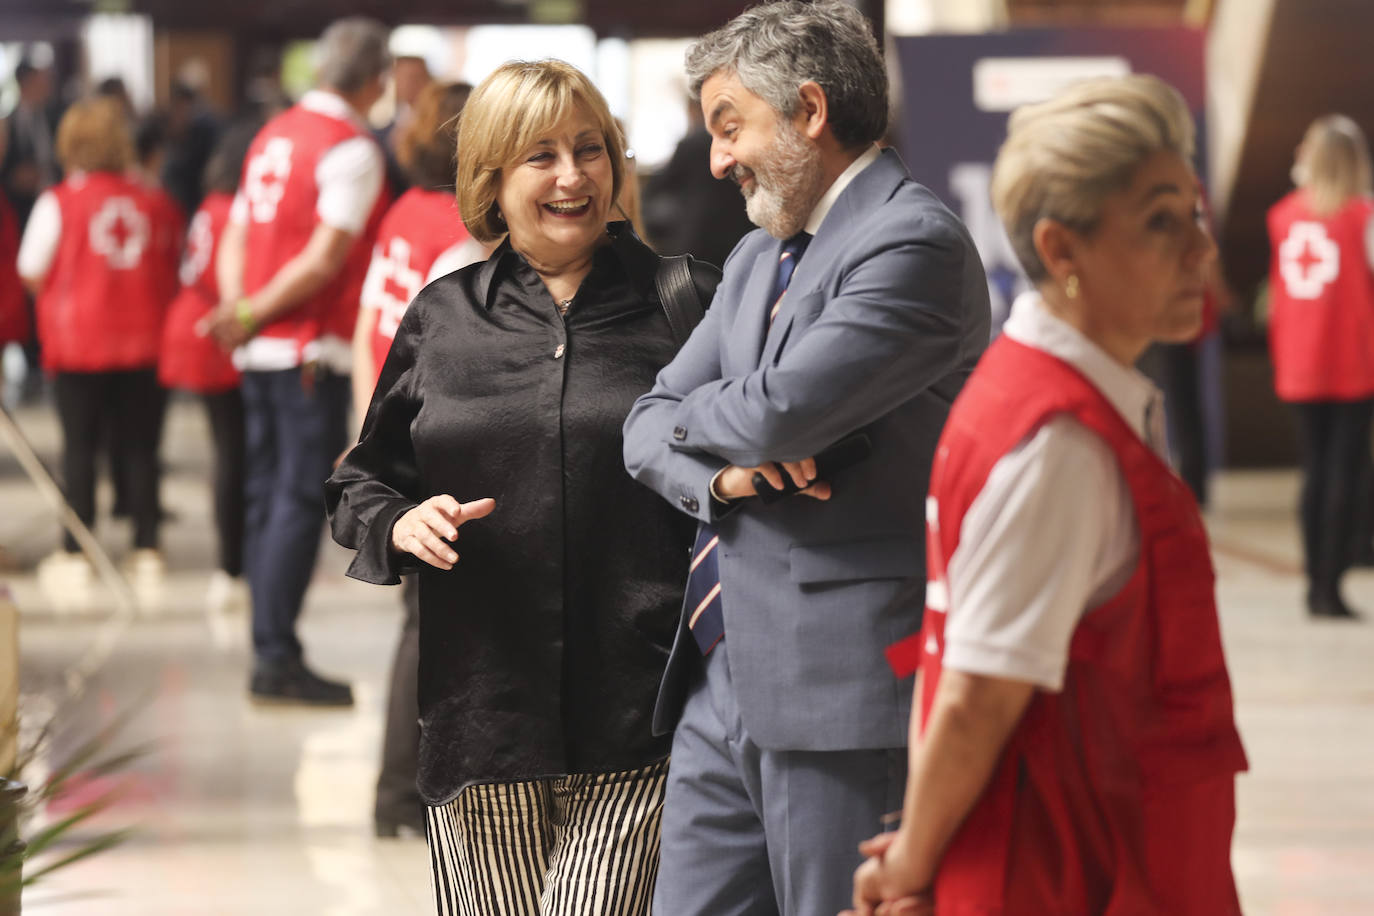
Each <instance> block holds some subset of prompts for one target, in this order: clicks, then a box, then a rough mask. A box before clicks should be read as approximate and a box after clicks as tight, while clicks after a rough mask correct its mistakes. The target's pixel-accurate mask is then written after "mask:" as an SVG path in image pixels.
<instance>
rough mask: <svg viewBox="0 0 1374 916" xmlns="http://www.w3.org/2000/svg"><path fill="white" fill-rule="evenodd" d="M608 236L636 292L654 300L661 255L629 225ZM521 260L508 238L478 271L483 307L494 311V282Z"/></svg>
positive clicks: (611, 227)
mask: <svg viewBox="0 0 1374 916" xmlns="http://www.w3.org/2000/svg"><path fill="white" fill-rule="evenodd" d="M606 234H607V235H609V236H610V237H611V242H610V244H609V245H606V246H605V248H606V249H607V250H609V251H611V252H614V253H615V255H616V257H618V258H619V259H620V263H621V266H622V267H624V268H625V272H626V273H627V274H628V275H629V277H630V282H631V283H632V284H633V285H634V287H635V289H636V290H638V292H639V293H640V295H642V296H644V297H646V298H648V297H650V296H652V295H653V289H654V276H655V274H657V272H658V255H656V254H654V252H653V251H652V250H651V249H650V248H649V246H648V245H645V244H644V242H642V241H641V240H640V238H639V236H638V235H636V234H635V231H634V227H633V226H631V225H630V223H629V222H628V221H625V220H620V221H617V222H613V223H607V224H606ZM599 253H600V252H598V254H599ZM518 260H520V255H519V254H518V253H517V252H516V251H515V249H514V248H512V247H511V244H510V236H506V237H505V238H504V239H502V241H501V244H500V245H498V246H497V247H496V250H495V251H493V252H492V253H491V257H489V258H487V260H486V262H485V263H483V264H482V266H481V267H480V268H479V269H478V271H477V295H478V296H479V297H481V302H482V305H483V306H484V307H486V308H488V309H490V308H491V303H492V296H491V292H492V287H493V286H494V285H495V281H496V280H498V279H500V278H501V277H504V276H506V275H507V274H509V273H510V271H511V269H512V267H513V266H514V263H515V262H516V261H518Z"/></svg>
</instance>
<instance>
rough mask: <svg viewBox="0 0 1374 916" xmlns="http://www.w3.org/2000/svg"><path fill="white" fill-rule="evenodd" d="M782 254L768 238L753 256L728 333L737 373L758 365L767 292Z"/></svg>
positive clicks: (765, 327)
mask: <svg viewBox="0 0 1374 916" xmlns="http://www.w3.org/2000/svg"><path fill="white" fill-rule="evenodd" d="M781 256H782V242H779V241H778V240H777V239H770V240H769V244H767V245H765V246H763V250H761V251H760V252H759V254H758V256H757V257H756V258H755V259H754V267H753V270H751V271H750V274H749V280H748V282H747V283H745V286H744V293H743V295H742V297H741V299H740V307H739V311H737V312H736V313H735V328H734V334H733V335H731V336H732V338H733V340H732V341H731V343H732V347H731V350H732V351H733V353H732V355H733V356H734V358H735V359H736V360H738V363H737V365H738V366H740V368H741V373H748V372H752V371H753V370H754V369H756V368H757V367H758V365H759V358H760V356H761V355H762V353H763V348H764V340H765V335H766V333H767V330H768V311H769V309H771V308H772V307H773V303H772V302H769V301H768V294H769V293H771V292H772V291H773V280H774V278H775V277H776V276H777V272H778V258H779V257H781Z"/></svg>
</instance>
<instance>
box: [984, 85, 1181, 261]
mask: <svg viewBox="0 0 1374 916" xmlns="http://www.w3.org/2000/svg"><path fill="white" fill-rule="evenodd" d="M1161 150H1167V151H1169V152H1174V153H1177V154H1178V155H1180V156H1182V157H1183V158H1184V159H1185V160H1189V159H1191V158H1192V155H1193V119H1192V116H1191V114H1189V111H1188V106H1187V104H1186V103H1185V102H1184V101H1183V97H1182V96H1180V95H1179V94H1178V90H1176V89H1174V88H1173V87H1172V86H1170V85H1169V84H1168V83H1166V82H1164V81H1163V80H1161V79H1159V78H1158V77H1154V76H1147V75H1139V74H1136V75H1131V76H1123V77H1107V78H1101V79H1093V80H1087V81H1084V82H1081V83H1075V84H1074V85H1072V86H1070V87H1068V88H1067V89H1065V90H1064V91H1063V92H1061V93H1059V95H1057V96H1055V97H1054V98H1052V99H1050V100H1049V101H1046V102H1041V103H1039V104H1035V105H1026V106H1024V107H1022V108H1018V109H1017V110H1016V111H1014V112H1013V113H1012V116H1011V119H1010V120H1009V121H1008V124H1007V139H1006V141H1005V142H1004V143H1003V144H1002V148H1001V150H1000V151H998V153H997V162H996V163H995V164H994V165H993V168H992V203H993V206H994V207H995V208H996V209H997V215H998V216H1000V217H1001V219H1002V224H1003V225H1004V226H1005V227H1006V229H1007V235H1008V237H1009V238H1010V239H1011V245H1012V249H1013V250H1014V251H1015V252H1016V257H1017V259H1018V260H1019V261H1020V262H1021V266H1022V267H1023V268H1024V269H1025V271H1026V274H1027V275H1028V276H1029V277H1030V279H1031V282H1032V283H1037V284H1038V283H1041V282H1043V281H1044V280H1045V279H1047V278H1048V276H1049V274H1048V271H1046V269H1045V265H1044V264H1043V263H1042V262H1041V260H1040V255H1039V254H1037V253H1036V251H1035V241H1034V234H1035V224H1036V223H1037V222H1039V221H1040V220H1041V219H1052V220H1055V221H1057V222H1060V223H1063V224H1064V225H1066V226H1069V227H1070V228H1072V229H1074V230H1075V231H1077V232H1080V233H1082V234H1084V235H1088V234H1090V233H1092V231H1093V230H1094V229H1095V228H1096V227H1097V221H1098V219H1099V218H1100V217H1101V215H1102V205H1103V202H1104V201H1105V200H1106V198H1107V197H1108V196H1110V195H1111V194H1112V193H1113V192H1115V191H1119V190H1121V189H1122V188H1125V187H1126V186H1128V185H1129V184H1130V183H1131V179H1132V177H1133V176H1134V175H1135V172H1136V170H1137V169H1138V168H1139V167H1140V166H1141V165H1142V164H1143V163H1144V162H1145V161H1146V160H1147V159H1149V158H1150V157H1151V156H1153V155H1154V154H1155V153H1158V152H1160V151H1161Z"/></svg>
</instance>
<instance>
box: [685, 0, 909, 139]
mask: <svg viewBox="0 0 1374 916" xmlns="http://www.w3.org/2000/svg"><path fill="white" fill-rule="evenodd" d="M717 73H719V74H722V75H727V76H728V75H731V74H733V75H734V76H736V77H738V78H739V81H740V83H741V85H743V86H744V88H745V89H748V90H749V91H750V92H752V93H754V94H755V95H757V96H758V97H759V98H761V99H763V100H764V101H765V102H767V103H768V104H769V105H770V106H771V107H772V108H773V110H774V111H776V112H778V114H779V115H781V116H782V117H785V118H790V117H792V116H793V115H795V114H796V113H797V109H798V108H799V107H800V105H801V96H800V94H799V93H798V92H797V89H798V87H800V86H801V84H802V83H804V82H806V81H808V80H811V81H813V82H815V83H816V84H818V85H819V86H820V87H821V89H822V90H824V91H825V98H826V101H827V104H828V108H829V114H830V129H831V130H832V131H833V132H834V134H835V139H837V140H839V141H840V143H841V144H843V145H844V146H846V147H850V148H853V147H856V146H860V145H862V144H866V143H872V142H873V141H875V140H878V139H880V138H881V137H882V136H883V134H884V133H885V132H886V130H887V113H888V112H887V71H886V69H884V67H883V58H882V54H881V53H880V52H879V51H878V43H877V41H876V40H875V39H874V37H873V29H872V27H871V25H870V24H869V22H868V19H866V18H865V17H864V15H863V14H862V13H860V12H859V11H858V10H856V9H855V8H854V7H852V6H850V5H849V4H847V3H843V2H841V0H816V2H814V3H806V2H799V0H780V2H776V3H767V4H764V5H763V6H756V7H753V8H752V9H749V10H746V11H745V12H743V13H741V14H740V15H738V16H736V17H735V18H734V19H732V20H730V22H728V23H727V24H726V25H725V26H724V27H723V28H720V29H717V30H716V31H714V32H711V33H710V34H709V35H705V36H703V37H702V38H701V39H699V40H698V41H697V42H696V43H695V44H693V45H692V46H691V47H690V48H688V49H687V80H688V85H689V86H690V88H691V92H692V97H693V98H698V99H699V98H700V97H701V85H702V83H705V82H706V80H708V79H709V78H710V77H711V76H713V75H715V74H717Z"/></svg>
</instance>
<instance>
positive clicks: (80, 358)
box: [19, 99, 181, 580]
mask: <svg viewBox="0 0 1374 916" xmlns="http://www.w3.org/2000/svg"><path fill="white" fill-rule="evenodd" d="M57 152H58V158H59V160H60V161H61V163H62V167H63V169H64V170H65V171H66V173H67V178H66V180H64V181H63V182H62V183H61V184H59V185H57V186H56V187H55V188H52V189H51V190H48V191H45V192H43V194H42V195H41V196H40V197H39V198H38V201H37V202H36V203H35V204H34V209H33V213H32V214H31V215H30V217H29V222H28V225H27V226H26V227H25V230H24V238H23V241H22V243H21V244H20V250H19V273H20V276H21V277H23V279H24V282H25V283H26V284H27V285H28V286H29V288H30V289H31V290H32V291H33V293H34V295H35V296H36V298H37V317H38V337H39V342H40V343H41V345H42V348H43V349H42V352H43V368H44V369H45V370H47V372H48V373H50V374H53V375H55V393H56V396H57V412H58V416H59V418H60V420H61V424H62V473H63V478H64V480H65V483H66V490H67V499H68V501H69V502H70V503H71V506H72V509H73V510H74V511H75V512H76V514H77V516H78V517H80V519H81V520H82V521H83V522H85V523H86V524H87V525H90V524H92V523H93V522H94V520H95V472H96V455H97V454H98V450H99V445H100V436H101V429H102V425H104V424H108V425H109V428H110V429H111V430H112V433H111V435H112V445H113V448H114V449H115V450H117V451H118V453H119V455H120V464H121V466H122V467H123V468H124V474H125V484H126V486H127V493H128V498H129V504H130V505H129V509H130V512H131V515H132V517H133V522H134V548H135V549H134V552H133V554H132V556H131V558H130V567H131V571H132V572H133V573H134V574H135V575H136V576H137V577H139V578H140V579H147V578H149V577H156V576H158V575H160V574H161V572H162V570H163V561H162V556H161V554H160V553H159V551H158V522H159V518H158V479H159V470H158V461H157V432H158V423H159V421H160V416H159V414H160V409H161V407H160V404H161V399H162V393H161V390H160V389H159V388H158V384H157V358H158V349H159V344H160V341H161V339H162V323H163V318H164V316H165V313H166V308H167V304H168V302H169V300H170V298H171V295H170V291H171V290H173V289H174V288H175V284H176V279H175V276H171V277H168V276H166V275H165V274H166V273H167V272H168V270H174V269H175V268H174V265H175V263H176V251H177V250H178V247H179V245H180V242H181V225H180V223H179V222H178V221H177V219H176V216H175V214H173V213H171V212H169V211H168V210H166V209H165V208H164V207H162V206H161V205H160V204H159V203H158V202H157V201H156V199H155V198H154V197H153V196H152V195H150V194H149V193H148V191H147V189H145V188H144V187H143V186H142V185H141V184H140V183H138V182H137V181H135V180H133V179H132V178H131V177H130V175H129V172H128V170H129V168H130V166H131V165H132V163H133V145H132V140H131V138H130V136H129V128H128V124H127V123H126V120H125V118H124V113H123V110H122V109H121V108H120V107H119V106H118V105H117V104H116V103H114V102H112V101H109V100H105V99H96V100H89V101H82V102H78V103H76V104H75V105H73V106H72V107H71V108H70V109H69V110H68V111H67V114H66V115H65V116H64V117H63V119H62V123H61V125H60V126H59V127H58V135H57ZM76 550H77V544H76V541H75V540H74V539H73V538H72V537H71V535H66V536H65V541H64V550H61V551H59V552H57V553H55V554H54V555H52V556H51V557H49V558H48V560H46V561H45V563H46V564H47V566H48V568H49V569H53V570H55V571H61V572H63V573H66V574H69V575H70V576H71V577H72V579H73V580H74V579H76V578H84V577H86V576H88V575H89V570H88V568H87V567H86V565H85V562H84V561H83V560H82V558H81V556H80V554H78V553H76Z"/></svg>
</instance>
